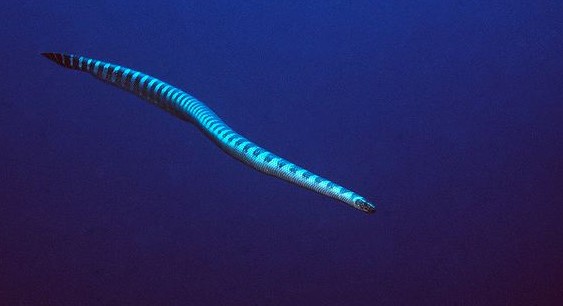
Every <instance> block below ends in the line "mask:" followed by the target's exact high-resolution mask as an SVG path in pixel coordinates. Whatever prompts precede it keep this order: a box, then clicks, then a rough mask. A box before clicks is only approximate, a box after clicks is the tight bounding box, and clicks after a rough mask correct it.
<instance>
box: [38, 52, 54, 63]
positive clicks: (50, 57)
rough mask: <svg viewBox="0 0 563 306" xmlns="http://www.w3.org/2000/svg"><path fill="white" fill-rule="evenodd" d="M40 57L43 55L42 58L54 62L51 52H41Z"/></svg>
mask: <svg viewBox="0 0 563 306" xmlns="http://www.w3.org/2000/svg"><path fill="white" fill-rule="evenodd" d="M41 55H43V56H44V57H46V58H48V59H50V60H52V61H54V60H55V53H53V52H43V53H41Z"/></svg>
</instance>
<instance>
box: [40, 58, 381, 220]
mask: <svg viewBox="0 0 563 306" xmlns="http://www.w3.org/2000/svg"><path fill="white" fill-rule="evenodd" d="M42 55H44V56H45V57H47V58H48V59H50V60H52V61H54V62H55V63H57V64H59V65H61V66H63V67H66V68H70V69H75V70H81V71H84V72H88V73H90V74H92V75H93V76H95V77H96V78H98V79H101V80H103V81H106V82H108V83H110V84H112V85H115V86H118V87H120V88H123V89H125V90H128V91H130V92H132V93H134V94H136V95H137V96H139V97H141V98H144V99H145V100H148V101H149V102H151V103H153V104H155V105H156V106H158V107H160V108H162V109H164V110H166V111H168V112H170V113H172V114H174V115H175V116H177V117H179V118H180V119H182V120H186V121H189V122H191V123H192V124H194V125H195V126H197V127H198V128H199V129H200V130H201V131H202V132H203V133H204V134H205V135H206V136H207V137H208V138H209V139H211V140H212V141H213V142H214V143H215V144H217V145H218V146H219V147H220V148H221V149H222V150H223V151H225V152H226V153H227V154H229V155H231V156H233V157H234V158H236V159H238V160H240V161H241V162H243V163H245V164H247V165H249V166H251V167H253V168H255V169H256V170H258V171H260V172H263V173H266V174H269V175H272V176H275V177H278V178H280V179H282V180H285V181H288V182H291V183H294V184H296V185H298V186H301V187H303V188H307V189H310V190H313V191H316V192H318V193H320V194H323V195H326V196H329V197H331V198H335V199H337V200H340V201H342V202H344V203H346V204H348V205H350V206H352V207H354V208H357V209H359V210H361V211H364V212H366V213H373V212H375V206H374V205H373V204H372V203H370V202H368V201H367V200H366V199H365V198H364V197H362V196H360V195H359V194H357V193H355V192H353V191H350V190H348V189H346V188H344V187H342V186H340V185H338V184H335V183H333V182H331V181H330V180H327V179H325V178H323V177H320V176H318V175H316V174H314V173H312V172H309V171H308V170H306V169H303V168H301V167H299V166H297V165H295V164H294V163H292V162H290V161H288V160H286V159H284V158H282V157H280V156H277V155H275V154H273V153H271V152H269V151H268V150H266V149H264V148H261V147H259V146H257V145H256V144H254V143H253V142H251V141H250V140H248V139H246V138H245V137H243V136H241V135H240V134H238V133H237V132H235V131H234V130H233V129H231V128H230V127H229V126H228V125H227V124H225V122H223V120H221V118H219V116H217V115H216V114H215V113H214V112H213V111H212V110H211V109H210V108H209V107H207V106H206V105H205V104H204V103H202V102H201V101H199V100H197V99H196V98H194V97H193V96H191V95H189V94H188V93H186V92H184V91H182V90H180V89H178V88H176V87H174V86H172V85H170V84H168V83H166V82H163V81H161V80H159V79H157V78H153V77H151V76H149V75H147V74H144V73H142V72H139V71H135V70H133V69H130V68H126V67H122V66H118V65H114V64H110V63H106V62H102V61H98V60H95V59H91V58H87V57H83V56H76V55H67V54H61V53H43V54H42Z"/></svg>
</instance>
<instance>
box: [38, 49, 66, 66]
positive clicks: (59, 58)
mask: <svg viewBox="0 0 563 306" xmlns="http://www.w3.org/2000/svg"><path fill="white" fill-rule="evenodd" d="M41 55H43V56H44V57H46V58H48V59H49V60H51V61H53V62H55V63H57V64H59V65H61V66H64V67H68V64H69V63H70V61H69V59H70V56H69V55H67V54H62V53H54V52H43V53H41Z"/></svg>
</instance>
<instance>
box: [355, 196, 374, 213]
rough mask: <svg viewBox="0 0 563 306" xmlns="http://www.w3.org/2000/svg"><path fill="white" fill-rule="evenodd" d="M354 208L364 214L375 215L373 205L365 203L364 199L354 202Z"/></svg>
mask: <svg viewBox="0 0 563 306" xmlns="http://www.w3.org/2000/svg"><path fill="white" fill-rule="evenodd" d="M354 206H355V207H356V208H357V209H359V210H361V211H363V212H365V213H368V214H373V213H375V205H374V204H372V203H370V202H368V201H366V200H365V199H357V200H356V201H354Z"/></svg>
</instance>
